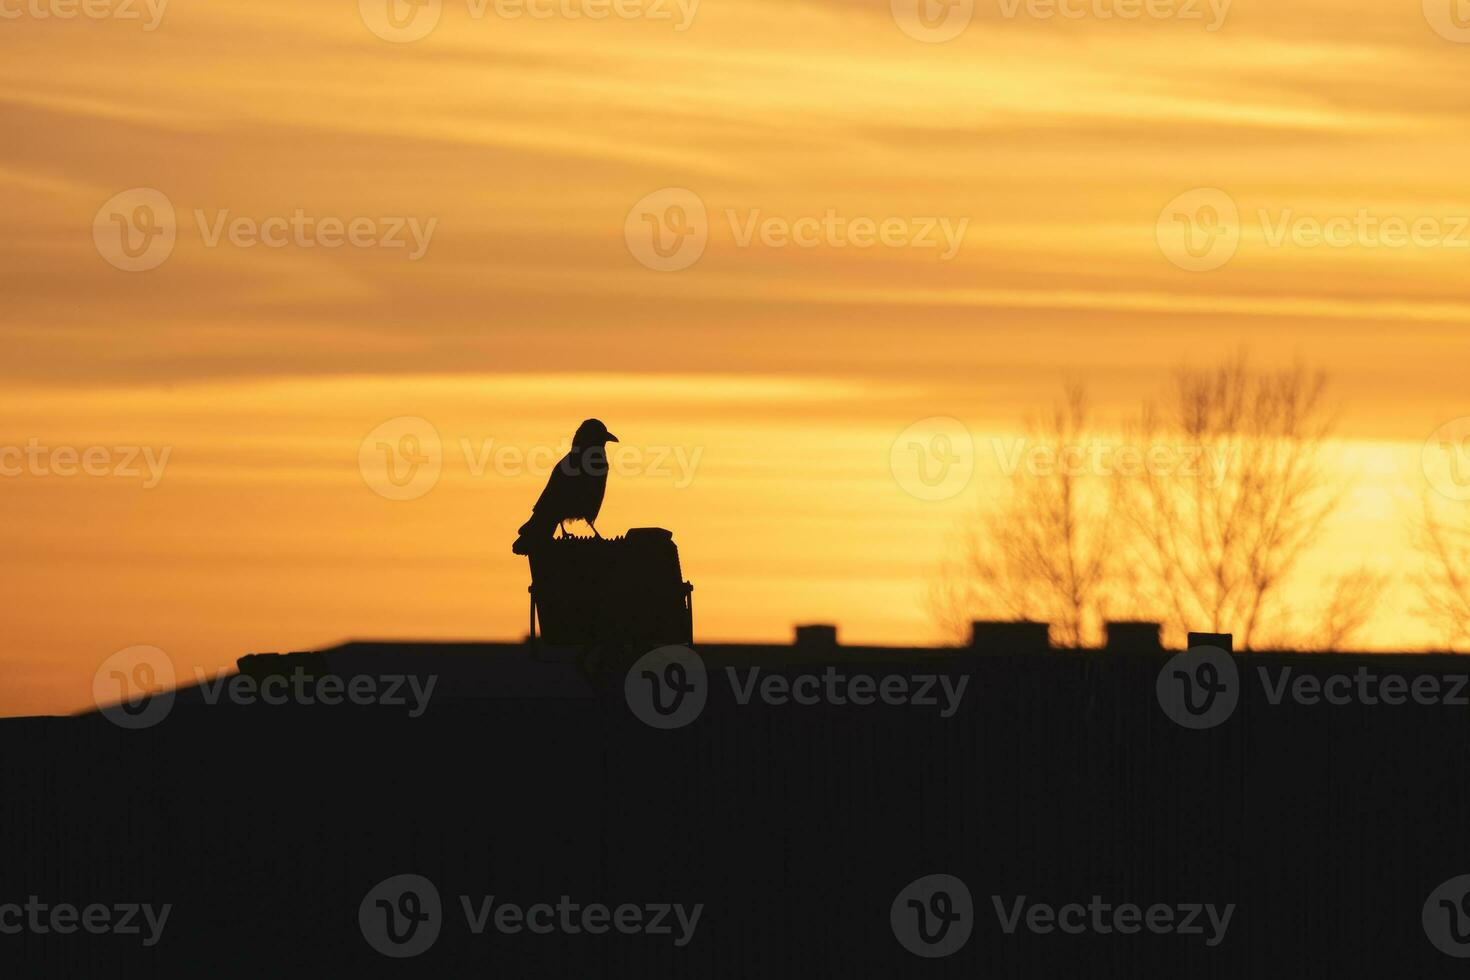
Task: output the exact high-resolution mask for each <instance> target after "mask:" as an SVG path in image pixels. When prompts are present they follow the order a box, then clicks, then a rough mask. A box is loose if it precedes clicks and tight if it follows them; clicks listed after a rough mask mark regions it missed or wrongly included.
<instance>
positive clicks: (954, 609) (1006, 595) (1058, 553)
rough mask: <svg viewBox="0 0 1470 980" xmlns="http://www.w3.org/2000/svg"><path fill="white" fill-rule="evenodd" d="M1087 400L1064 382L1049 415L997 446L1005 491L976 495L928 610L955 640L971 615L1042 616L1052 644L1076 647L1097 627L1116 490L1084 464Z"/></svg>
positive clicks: (1111, 549)
mask: <svg viewBox="0 0 1470 980" xmlns="http://www.w3.org/2000/svg"><path fill="white" fill-rule="evenodd" d="M1090 440H1092V441H1095V439H1094V437H1093V435H1092V432H1091V427H1090V419H1089V409H1088V402H1087V396H1086V394H1085V392H1084V390H1083V388H1082V387H1081V386H1080V385H1076V384H1073V385H1069V386H1068V387H1067V388H1066V390H1065V393H1064V395H1063V396H1062V398H1061V399H1060V400H1058V401H1057V403H1056V404H1055V405H1054V407H1053V408H1052V411H1051V412H1050V414H1049V415H1047V416H1046V417H1044V418H1041V419H1032V420H1029V421H1028V423H1027V424H1026V426H1025V438H1024V439H1023V440H1022V441H1021V442H1020V443H1018V444H1016V445H1015V446H1014V447H1013V449H1014V451H1012V452H1001V453H1000V455H1001V457H1002V460H1001V462H1002V468H1003V470H1005V471H1006V476H1007V481H1006V482H1007V490H1008V493H1007V494H1005V495H1004V496H999V497H996V498H994V499H990V498H986V499H982V501H981V504H980V507H979V511H978V513H977V514H976V517H975V519H974V521H973V523H968V524H967V526H966V527H965V529H964V532H963V534H962V535H961V536H960V538H959V547H958V549H957V551H958V554H952V555H951V556H950V557H948V558H946V559H945V560H944V561H943V562H942V564H941V567H940V569H939V573H938V576H937V578H936V581H935V582H934V584H933V586H932V588H931V592H930V596H929V605H930V609H931V612H932V613H933V614H934V616H935V618H936V619H937V620H938V621H939V623H940V624H941V627H942V628H943V629H945V631H946V632H947V633H949V634H951V635H954V636H955V638H958V635H957V634H960V631H962V630H963V629H964V627H965V626H966V625H967V624H968V622H969V621H970V620H971V619H972V618H974V617H975V616H977V615H979V616H988V617H1005V618H1014V619H1033V620H1039V621H1043V622H1048V623H1050V624H1051V625H1052V629H1053V631H1054V637H1053V638H1054V640H1056V641H1057V642H1058V643H1060V644H1062V645H1065V646H1083V645H1085V644H1086V643H1088V642H1090V641H1092V640H1094V639H1095V638H1096V637H1097V636H1098V635H1099V634H1100V632H1101V623H1102V617H1103V607H1104V605H1105V603H1106V590H1107V586H1108V582H1109V579H1110V572H1111V568H1112V565H1113V563H1114V560H1115V558H1116V554H1115V543H1116V542H1115V531H1116V521H1115V520H1114V519H1113V517H1114V512H1115V510H1116V499H1117V487H1116V484H1115V482H1114V481H1108V480H1106V479H1104V478H1103V477H1102V476H1101V474H1098V473H1096V472H1093V471H1091V470H1090V469H1089V465H1088V463H1087V460H1088V458H1089V457H1090V456H1091V455H1093V454H1091V453H1089V452H1088V445H1089V441H1090Z"/></svg>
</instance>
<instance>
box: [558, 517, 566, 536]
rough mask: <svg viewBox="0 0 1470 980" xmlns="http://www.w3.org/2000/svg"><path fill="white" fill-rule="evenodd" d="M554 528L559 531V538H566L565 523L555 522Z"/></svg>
mask: <svg viewBox="0 0 1470 980" xmlns="http://www.w3.org/2000/svg"><path fill="white" fill-rule="evenodd" d="M556 526H557V528H558V529H559V530H560V531H561V536H562V537H566V536H567V522H566V521H557V522H556Z"/></svg>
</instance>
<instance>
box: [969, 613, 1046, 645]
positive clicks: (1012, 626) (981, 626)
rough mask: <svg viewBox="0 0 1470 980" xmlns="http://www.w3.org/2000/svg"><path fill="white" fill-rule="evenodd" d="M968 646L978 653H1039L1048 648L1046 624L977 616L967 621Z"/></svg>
mask: <svg viewBox="0 0 1470 980" xmlns="http://www.w3.org/2000/svg"><path fill="white" fill-rule="evenodd" d="M970 649H972V650H977V651H979V652H981V653H1038V652H1040V651H1042V650H1050V649H1051V638H1050V636H1049V635H1048V633H1047V624H1046V623H1033V622H1030V621H1027V620H995V619H977V620H975V621H974V622H972V623H971V624H970Z"/></svg>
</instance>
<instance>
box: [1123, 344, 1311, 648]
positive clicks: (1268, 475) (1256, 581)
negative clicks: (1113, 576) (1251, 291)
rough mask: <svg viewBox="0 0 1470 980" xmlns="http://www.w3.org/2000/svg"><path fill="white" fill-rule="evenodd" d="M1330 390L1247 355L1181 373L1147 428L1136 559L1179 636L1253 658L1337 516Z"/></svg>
mask: <svg viewBox="0 0 1470 980" xmlns="http://www.w3.org/2000/svg"><path fill="white" fill-rule="evenodd" d="M1325 393H1326V378H1325V376H1324V375H1323V374H1321V373H1320V372H1310V371H1308V370H1307V369H1306V368H1304V367H1303V366H1302V365H1300V364H1298V365H1296V366H1294V367H1291V368H1287V369H1284V370H1275V371H1262V370H1256V369H1254V368H1252V367H1251V365H1250V364H1249V363H1248V362H1247V359H1246V357H1245V355H1243V354H1242V355H1239V356H1237V357H1235V358H1234V359H1232V360H1231V361H1229V362H1227V363H1225V364H1223V365H1221V366H1219V367H1216V368H1213V369H1190V368H1182V369H1180V370H1179V372H1178V373H1177V374H1176V377H1175V384H1174V388H1173V391H1172V392H1171V393H1170V394H1169V396H1168V397H1167V398H1166V399H1165V400H1164V401H1163V402H1162V404H1159V403H1150V404H1146V405H1145V407H1144V410H1143V414H1142V417H1141V419H1140V420H1139V423H1138V425H1137V427H1136V428H1137V434H1138V437H1139V438H1140V440H1141V442H1142V444H1143V446H1144V447H1146V448H1145V450H1144V453H1145V457H1146V459H1149V460H1153V459H1154V458H1155V455H1154V454H1155V451H1156V450H1159V449H1162V450H1164V454H1163V455H1164V458H1166V459H1170V460H1173V461H1175V462H1176V463H1178V462H1179V461H1183V460H1188V459H1190V458H1193V459H1195V460H1197V461H1198V462H1199V465H1197V466H1196V467H1194V468H1193V471H1192V472H1191V471H1189V468H1188V467H1187V466H1184V465H1176V466H1171V467H1168V468H1160V467H1157V466H1155V465H1151V464H1149V465H1145V466H1143V467H1142V470H1143V472H1142V473H1141V474H1140V478H1139V479H1137V480H1131V481H1128V482H1129V486H1130V488H1131V490H1130V492H1129V493H1128V494H1126V495H1125V500H1126V505H1125V508H1126V510H1127V512H1128V514H1129V516H1130V517H1131V518H1132V521H1131V523H1132V524H1133V526H1134V528H1135V530H1136V531H1137V536H1136V539H1135V544H1136V548H1137V551H1138V554H1139V557H1140V559H1141V562H1142V565H1143V567H1144V568H1145V569H1146V570H1147V572H1148V574H1149V577H1150V579H1151V581H1152V583H1153V587H1154V591H1155V592H1156V593H1157V594H1158V595H1159V596H1160V597H1161V599H1162V600H1163V605H1164V606H1165V607H1166V608H1167V609H1168V610H1169V615H1170V618H1171V619H1172V621H1173V622H1172V624H1171V625H1172V626H1173V627H1174V629H1176V630H1185V629H1190V628H1194V629H1198V628H1200V627H1201V626H1205V627H1207V628H1209V629H1210V630H1214V631H1217V632H1234V633H1235V634H1236V635H1237V637H1239V639H1240V645H1241V648H1242V649H1250V648H1251V642H1252V639H1253V638H1254V637H1255V636H1256V634H1257V631H1258V629H1259V627H1260V626H1261V624H1262V622H1263V620H1265V619H1266V617H1268V616H1269V615H1271V614H1272V613H1273V612H1274V607H1275V604H1276V602H1277V601H1278V599H1279V596H1280V594H1281V590H1282V586H1283V584H1284V583H1285V582H1286V581H1287V579H1288V578H1289V576H1290V575H1291V573H1292V571H1293V570H1294V569H1295V567H1296V565H1297V563H1298V561H1299V560H1300V558H1301V556H1302V555H1303V553H1304V552H1305V551H1306V550H1307V549H1308V548H1309V547H1310V546H1311V545H1312V543H1313V542H1314V541H1315V540H1316V539H1317V537H1318V535H1319V534H1320V532H1321V529H1322V526H1323V523H1324V522H1325V521H1326V519H1327V517H1328V516H1329V515H1330V514H1331V513H1332V511H1333V510H1334V509H1335V508H1336V506H1337V504H1338V502H1339V500H1340V494H1339V493H1336V492H1333V491H1332V489H1331V484H1330V483H1329V481H1328V479H1327V473H1326V471H1325V467H1324V461H1323V444H1324V442H1325V440H1326V438H1327V437H1328V435H1329V434H1330V432H1331V430H1332V425H1333V418H1332V413H1331V412H1330V411H1329V409H1328V407H1327V405H1326V399H1325Z"/></svg>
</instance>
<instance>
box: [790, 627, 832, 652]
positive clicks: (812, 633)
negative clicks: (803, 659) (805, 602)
mask: <svg viewBox="0 0 1470 980" xmlns="http://www.w3.org/2000/svg"><path fill="white" fill-rule="evenodd" d="M793 642H794V643H795V645H796V646H799V647H835V646H837V627H836V625H834V624H832V623H804V624H799V625H798V626H797V627H796V637H795V639H794V640H793Z"/></svg>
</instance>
